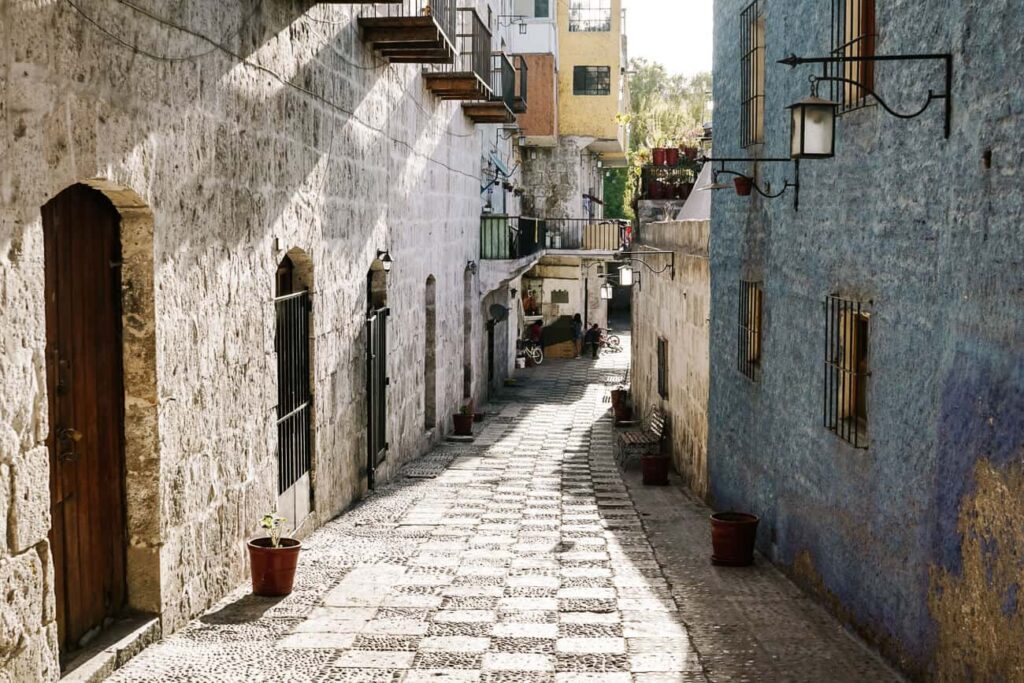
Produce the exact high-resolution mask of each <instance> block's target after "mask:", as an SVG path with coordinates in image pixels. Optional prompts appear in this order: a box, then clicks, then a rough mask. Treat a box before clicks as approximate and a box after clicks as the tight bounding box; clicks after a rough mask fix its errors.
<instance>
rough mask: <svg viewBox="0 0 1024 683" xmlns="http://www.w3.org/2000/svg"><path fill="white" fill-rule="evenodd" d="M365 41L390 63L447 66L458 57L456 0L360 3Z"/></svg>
mask: <svg viewBox="0 0 1024 683" xmlns="http://www.w3.org/2000/svg"><path fill="white" fill-rule="evenodd" d="M361 4H365V5H367V6H368V7H367V8H366V9H365V10H363V11H362V15H361V16H360V17H359V28H360V29H362V33H363V39H364V40H365V41H366V42H368V43H370V44H371V45H373V48H374V49H375V50H379V51H380V53H381V56H382V57H384V58H386V59H388V60H389V61H391V62H405V63H415V64H448V63H451V62H452V60H453V59H454V57H455V54H456V50H455V33H456V21H455V20H456V0H388V1H387V2H377V3H372V2H371V3H361Z"/></svg>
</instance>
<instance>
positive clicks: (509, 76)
mask: <svg viewBox="0 0 1024 683" xmlns="http://www.w3.org/2000/svg"><path fill="white" fill-rule="evenodd" d="M491 93H492V95H491V99H492V100H495V101H497V100H500V101H502V102H504V103H505V106H506V107H508V109H509V111H513V109H514V105H515V100H516V68H515V66H513V65H512V61H511V60H510V59H509V58H508V55H506V54H505V53H504V52H495V53H494V54H493V55H491Z"/></svg>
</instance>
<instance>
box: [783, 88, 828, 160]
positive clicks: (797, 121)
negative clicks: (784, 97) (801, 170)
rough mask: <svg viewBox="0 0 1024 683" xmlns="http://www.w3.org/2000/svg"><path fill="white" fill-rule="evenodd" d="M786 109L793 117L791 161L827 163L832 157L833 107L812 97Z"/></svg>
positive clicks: (826, 101)
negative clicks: (825, 161) (818, 160)
mask: <svg viewBox="0 0 1024 683" xmlns="http://www.w3.org/2000/svg"><path fill="white" fill-rule="evenodd" d="M789 109H790V112H791V115H792V130H791V133H790V150H789V155H790V157H792V158H793V159H828V158H830V157H832V156H834V155H835V144H836V143H835V132H836V103H835V102H830V101H829V100H823V99H821V98H820V97H816V96H814V95H812V96H811V97H808V98H807V99H804V100H801V101H799V102H797V103H796V104H794V105H791V106H790V107H789Z"/></svg>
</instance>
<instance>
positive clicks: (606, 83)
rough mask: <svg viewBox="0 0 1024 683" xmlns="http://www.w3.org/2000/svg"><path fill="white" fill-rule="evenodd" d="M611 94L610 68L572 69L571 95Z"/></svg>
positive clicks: (580, 67)
mask: <svg viewBox="0 0 1024 683" xmlns="http://www.w3.org/2000/svg"><path fill="white" fill-rule="evenodd" d="M611 92H612V68H611V67H610V66H577V67H573V70H572V94H573V95H610V94H611Z"/></svg>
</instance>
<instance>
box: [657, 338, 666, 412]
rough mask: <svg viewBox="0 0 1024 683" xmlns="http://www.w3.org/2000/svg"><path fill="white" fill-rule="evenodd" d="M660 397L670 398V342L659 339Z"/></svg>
mask: <svg viewBox="0 0 1024 683" xmlns="http://www.w3.org/2000/svg"><path fill="white" fill-rule="evenodd" d="M658 395H659V396H661V397H662V398H668V340H667V339H665V338H664V337H658Z"/></svg>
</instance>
